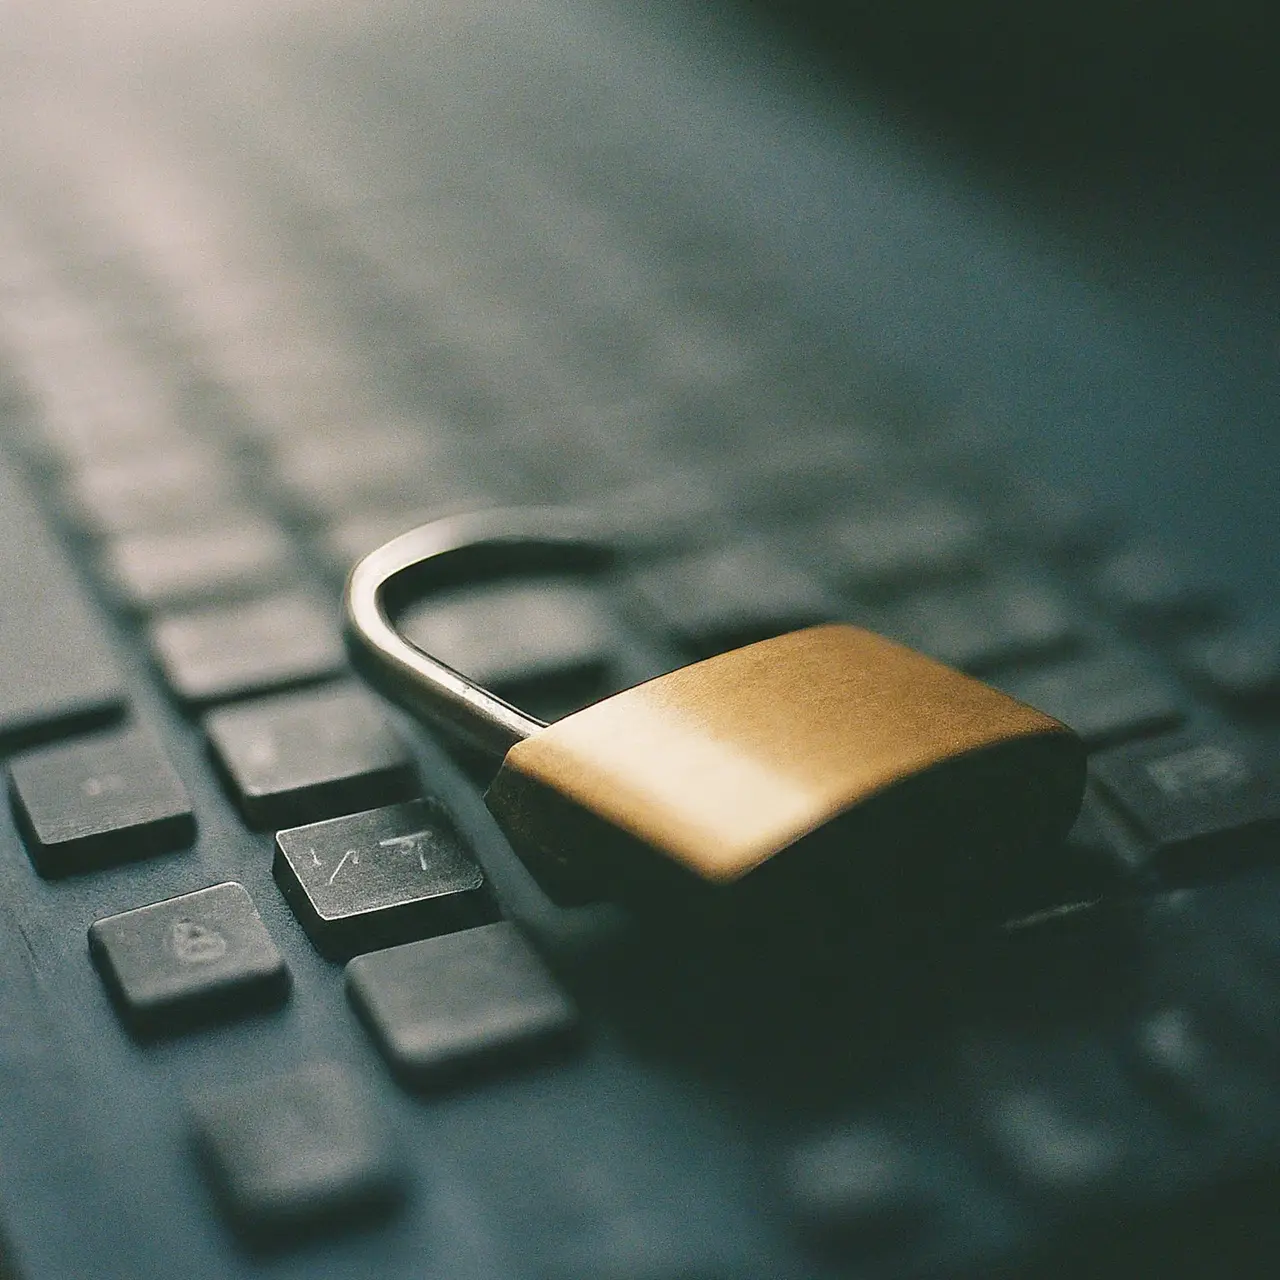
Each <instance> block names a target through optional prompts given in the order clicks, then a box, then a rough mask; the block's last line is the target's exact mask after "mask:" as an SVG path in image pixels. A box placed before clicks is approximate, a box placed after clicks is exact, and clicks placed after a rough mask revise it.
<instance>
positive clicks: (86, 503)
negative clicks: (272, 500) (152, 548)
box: [67, 445, 245, 535]
mask: <svg viewBox="0 0 1280 1280" xmlns="http://www.w3.org/2000/svg"><path fill="white" fill-rule="evenodd" d="M232 493H233V481H232V477H231V475H230V473H229V471H228V469H227V467H226V466H225V464H224V463H223V462H222V461H221V459H220V458H219V457H218V456H217V454H216V453H214V452H213V451H212V450H210V449H208V448H204V447H200V446H195V445H186V446H185V447H180V448H173V449H167V450H165V451H164V452H162V453H154V454H148V455H145V456H143V457H140V458H136V459H131V460H130V461H129V462H116V463H112V464H109V465H100V466H97V467H90V468H87V469H85V470H83V471H80V472H77V473H76V474H75V475H74V476H73V477H72V478H71V479H70V480H69V481H68V485H67V503H68V506H69V507H70V509H71V511H72V513H73V516H74V517H75V519H76V520H77V521H78V523H79V524H80V525H81V526H82V527H83V528H85V529H86V530H87V531H88V532H90V533H93V534H97V535H109V534H126V533H137V532H141V531H144V530H159V529H192V528H200V529H216V528H218V527H219V526H222V527H226V526H227V524H228V523H230V522H229V521H228V520H227V518H226V517H227V514H228V512H229V511H233V512H234V511H235V505H236V504H235V500H234V498H233V497H232ZM244 515H245V513H244V512H239V513H238V515H237V516H236V517H235V519H236V522H239V521H242V520H243V519H244Z"/></svg>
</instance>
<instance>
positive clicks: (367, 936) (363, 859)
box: [272, 801, 495, 959]
mask: <svg viewBox="0 0 1280 1280" xmlns="http://www.w3.org/2000/svg"><path fill="white" fill-rule="evenodd" d="M272 871H273V872H274V874H275V878H276V883H277V884H279V886H280V890H281V892H282V893H283V894H284V896H285V899H286V901H288V903H289V905H290V906H291V907H292V908H293V911H294V914H295V915H296V916H297V917H298V920H299V921H300V922H301V924H302V927H303V928H304V929H305V930H306V931H307V934H308V936H309V937H310V938H311V941H312V942H313V943H314V944H315V946H316V949H317V950H318V951H319V952H320V953H321V954H322V955H325V956H328V957H330V958H332V959H345V958H347V957H349V956H353V955H356V954H358V953H360V952H362V951H374V950H377V949H378V948H380V947H387V946H392V945H394V944H395V943H400V942H411V941H414V940H416V939H418V938H426V937H431V936H434V935H436V934H441V933H449V932H452V931H453V930H455V929H465V928H468V927H470V926H471V925H476V924H483V923H486V922H487V921H489V920H492V919H494V918H495V916H494V912H493V909H492V906H491V904H490V901H489V897H488V893H487V891H486V887H485V879H484V874H483V872H482V871H481V870H480V867H479V866H478V865H477V864H476V863H475V861H474V860H473V859H472V858H471V857H470V855H469V854H468V853H467V851H466V849H465V848H464V847H463V845H462V842H461V840H460V838H459V837H458V834H457V832H456V831H455V830H454V828H453V824H452V823H451V822H450V821H449V819H448V818H447V816H446V815H445V814H444V813H443V812H442V811H441V810H439V809H438V808H436V807H435V806H433V805H430V804H427V803H424V802H421V801H414V802H411V803H408V804H397V805H390V806H388V807H387V808H383V809H373V810H370V811H369V812H367V813H357V814H352V815H350V816H347V817H342V818H332V819H330V820H329V821H327V822H314V823H311V824H310V825H308V826H305V827H294V828H291V829H290V830H287V831H281V832H280V833H279V835H277V836H276V855H275V860H274V862H273V864H272Z"/></svg>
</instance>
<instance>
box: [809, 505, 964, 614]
mask: <svg viewBox="0 0 1280 1280" xmlns="http://www.w3.org/2000/svg"><path fill="white" fill-rule="evenodd" d="M819 538H820V542H821V547H820V553H821V554H822V555H823V556H824V557H825V558H826V564H827V566H828V568H829V570H830V572H831V574H832V577H833V579H834V580H835V581H836V582H838V583H839V584H840V585H842V586H847V587H850V588H851V589H852V590H854V591H858V592H863V593H870V594H873V595H879V594H881V593H883V592H885V591H890V590H897V589H901V588H903V587H907V586H911V585H915V584H918V583H923V582H929V581H935V580H937V579H940V578H945V577H949V576H951V575H953V574H956V573H959V572H961V571H962V570H964V569H966V568H968V567H969V566H971V565H972V564H973V562H974V560H975V559H976V557H977V556H978V555H979V554H980V552H981V550H982V528H981V525H980V524H979V523H978V520H977V518H976V516H974V515H973V514H971V513H970V512H969V511H967V510H966V509H965V508H963V507H961V506H959V505H958V504H957V503H954V502H952V501H950V500H948V499H946V498H942V497H938V496H933V495H928V496H919V495H902V496H901V497H900V498H899V499H898V501H897V502H895V503H894V504H893V505H892V506H888V507H885V508H884V509H881V510H869V511H863V512H859V513H857V514H851V515H844V516H840V517H838V518H837V519H835V520H833V521H831V522H830V523H829V524H828V525H826V526H825V527H824V528H823V530H822V531H821V532H820V535H819Z"/></svg>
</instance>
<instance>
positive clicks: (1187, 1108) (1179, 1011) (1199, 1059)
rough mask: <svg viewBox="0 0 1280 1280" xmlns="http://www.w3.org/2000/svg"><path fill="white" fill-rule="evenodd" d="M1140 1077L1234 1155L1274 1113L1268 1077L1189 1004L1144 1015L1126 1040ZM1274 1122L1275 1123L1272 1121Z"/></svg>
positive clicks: (1130, 1061)
mask: <svg viewBox="0 0 1280 1280" xmlns="http://www.w3.org/2000/svg"><path fill="white" fill-rule="evenodd" d="M1124 1054H1125V1059H1126V1061H1127V1062H1128V1064H1129V1066H1130V1068H1131V1069H1132V1071H1133V1073H1134V1075H1135V1077H1136V1078H1137V1079H1138V1080H1139V1081H1140V1082H1142V1083H1143V1084H1144V1085H1145V1086H1146V1087H1147V1088H1148V1089H1149V1090H1151V1092H1152V1093H1153V1094H1154V1095H1155V1096H1157V1097H1158V1098H1160V1099H1161V1100H1162V1101H1163V1102H1164V1103H1165V1104H1166V1105H1167V1106H1168V1107H1169V1108H1170V1109H1171V1110H1172V1111H1173V1112H1175V1113H1176V1114H1177V1115H1178V1116H1179V1118H1180V1119H1182V1120H1183V1122H1184V1123H1189V1124H1191V1125H1193V1126H1195V1127H1198V1128H1205V1129H1211V1130H1212V1131H1213V1132H1214V1133H1215V1134H1216V1135H1217V1136H1218V1137H1219V1138H1220V1139H1227V1140H1229V1141H1227V1142H1224V1143H1223V1144H1222V1145H1224V1146H1225V1147H1226V1148H1227V1150H1228V1153H1229V1154H1231V1155H1232V1156H1239V1155H1240V1154H1241V1151H1242V1147H1243V1146H1244V1145H1246V1144H1249V1141H1250V1137H1251V1136H1253V1137H1254V1138H1257V1137H1261V1136H1262V1133H1261V1131H1260V1126H1259V1118H1260V1116H1261V1115H1262V1114H1264V1113H1274V1110H1275V1106H1274V1102H1273V1101H1272V1099H1271V1096H1270V1095H1271V1092H1272V1091H1271V1088H1270V1085H1269V1083H1267V1082H1265V1081H1263V1080H1259V1079H1257V1078H1255V1077H1254V1076H1253V1075H1252V1073H1251V1072H1250V1071H1249V1069H1248V1068H1247V1067H1245V1066H1244V1065H1243V1064H1242V1063H1240V1062H1239V1061H1238V1060H1237V1058H1236V1056H1235V1055H1234V1054H1232V1052H1231V1051H1230V1050H1229V1049H1227V1048H1225V1047H1224V1046H1223V1045H1222V1044H1221V1043H1220V1042H1219V1040H1218V1038H1217V1037H1216V1036H1215V1034H1214V1033H1213V1032H1212V1031H1211V1030H1210V1029H1209V1028H1208V1027H1206V1026H1204V1025H1203V1024H1202V1022H1201V1020H1200V1019H1199V1018H1198V1017H1197V1016H1196V1014H1195V1013H1193V1012H1192V1010H1190V1009H1188V1008H1187V1007H1186V1006H1184V1005H1166V1006H1163V1007H1161V1008H1158V1009H1155V1010H1153V1011H1152V1012H1150V1013H1148V1014H1146V1015H1144V1016H1143V1017H1142V1018H1141V1019H1140V1020H1139V1021H1138V1022H1137V1024H1136V1025H1135V1026H1134V1027H1133V1028H1132V1029H1131V1030H1130V1033H1129V1035H1128V1036H1127V1037H1126V1040H1125V1043H1124ZM1272 1127H1273V1128H1274V1125H1272Z"/></svg>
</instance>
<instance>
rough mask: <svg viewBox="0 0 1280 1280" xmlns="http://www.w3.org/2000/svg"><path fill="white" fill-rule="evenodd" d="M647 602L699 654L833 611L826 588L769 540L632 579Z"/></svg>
mask: <svg viewBox="0 0 1280 1280" xmlns="http://www.w3.org/2000/svg"><path fill="white" fill-rule="evenodd" d="M629 586H630V589H631V591H632V592H633V593H634V594H635V596H636V597H637V599H638V600H639V601H640V603H641V605H642V606H643V607H645V608H647V609H648V611H649V612H650V614H651V615H653V616H654V617H655V618H656V619H657V620H658V622H659V623H660V625H661V626H662V627H663V628H664V629H665V630H666V631H668V632H669V633H671V634H672V635H674V636H676V637H677V638H679V639H680V640H681V641H683V642H684V644H685V646H686V647H687V648H689V649H690V651H691V652H693V653H695V654H697V655H698V656H699V657H705V656H707V655H710V654H712V653H719V652H721V651H723V650H725V649H731V648H735V647H737V646H738V645H743V644H748V643H750V642H751V641H753V640H763V639H765V638H767V637H768V636H774V635H778V634H780V633H781V632H784V631H791V630H794V629H795V628H797V627H803V626H807V625H809V624H810V623H815V622H823V621H826V620H828V619H830V618H831V617H832V616H833V613H834V610H833V607H832V604H831V602H830V601H829V600H828V598H827V596H826V594H825V593H824V592H823V590H822V589H821V587H819V586H818V584H817V583H816V582H815V581H814V580H813V579H812V578H810V577H809V576H808V575H807V574H805V573H804V572H803V571H802V570H801V569H799V568H798V567H796V566H795V565H793V564H790V563H789V562H788V561H787V560H786V559H785V557H783V556H781V555H779V554H778V553H777V552H775V551H773V550H772V548H769V547H767V546H764V545H763V544H740V545H738V546H734V547H726V548H724V549H722V550H717V551H709V552H702V553H699V554H696V555H692V556H686V557H684V558H683V559H680V560H673V561H667V562H666V563H664V564H661V565H655V566H652V567H651V568H648V569H645V570H642V571H640V572H639V573H637V574H636V575H635V576H634V577H633V578H632V579H631V581H630V583H629Z"/></svg>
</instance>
